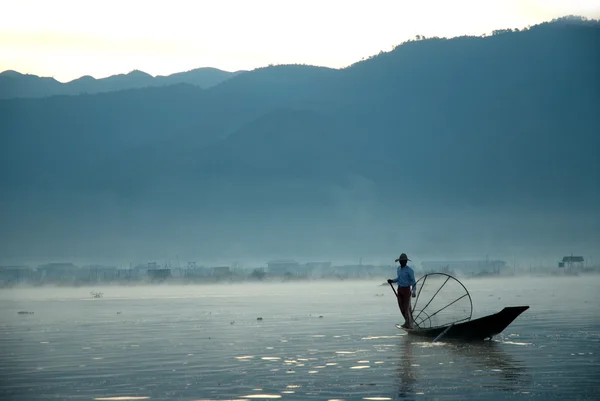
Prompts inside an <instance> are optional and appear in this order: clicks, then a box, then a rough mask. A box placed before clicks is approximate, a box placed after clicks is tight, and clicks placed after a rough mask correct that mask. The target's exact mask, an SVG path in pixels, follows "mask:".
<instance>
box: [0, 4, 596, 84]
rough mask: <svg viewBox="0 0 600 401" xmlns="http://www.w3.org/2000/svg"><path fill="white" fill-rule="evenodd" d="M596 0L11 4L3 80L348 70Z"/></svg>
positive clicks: (2, 33) (1, 35)
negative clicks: (418, 41) (415, 41)
mask: <svg viewBox="0 0 600 401" xmlns="http://www.w3.org/2000/svg"><path fill="white" fill-rule="evenodd" d="M599 4H600V3H599V2H598V0H485V1H484V0H420V1H406V0H390V1H386V0H369V1H352V0H343V1H342V0H197V1H183V0H169V1H160V2H159V1H152V0H101V1H99V0H53V1H48V0H6V1H3V4H2V7H1V10H2V11H1V13H0V71H4V70H8V69H12V70H17V71H19V72H22V73H32V74H36V75H42V76H53V77H55V78H56V79H58V80H60V81H63V82H64V81H68V80H71V79H74V78H78V77H80V76H82V75H92V76H94V77H96V78H101V77H105V76H109V75H112V74H117V73H126V72H129V71H131V70H133V69H140V70H143V71H146V72H148V73H150V74H152V75H166V74H171V73H174V72H180V71H186V70H189V69H193V68H197V67H217V68H221V69H224V70H229V71H233V70H238V69H252V68H256V67H260V66H265V65H268V64H283V63H305V64H313V65H322V66H329V67H335V68H338V67H344V66H346V65H348V64H351V63H353V62H356V61H358V60H360V59H361V58H362V57H368V56H370V55H372V54H376V53H378V52H379V51H381V50H384V51H388V50H390V49H391V48H392V46H393V45H395V44H398V43H400V42H403V41H405V40H406V39H408V38H413V37H414V36H415V35H417V34H420V35H425V36H445V37H451V36H457V35H462V34H476V35H480V34H483V33H490V32H491V31H492V30H494V29H502V28H521V27H525V26H527V25H533V24H536V23H540V22H543V21H549V20H551V19H552V18H556V17H560V16H564V15H570V14H573V15H582V16H586V17H588V18H600V5H599Z"/></svg>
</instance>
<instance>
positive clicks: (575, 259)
mask: <svg viewBox="0 0 600 401" xmlns="http://www.w3.org/2000/svg"><path fill="white" fill-rule="evenodd" d="M584 262H585V260H584V259H583V256H573V255H571V256H565V257H563V258H562V262H558V267H559V268H565V269H567V270H569V271H570V270H571V269H572V268H573V267H575V268H579V269H581V268H583V267H584Z"/></svg>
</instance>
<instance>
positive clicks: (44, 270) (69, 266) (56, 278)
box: [37, 263, 83, 282]
mask: <svg viewBox="0 0 600 401" xmlns="http://www.w3.org/2000/svg"><path fill="white" fill-rule="evenodd" d="M37 270H38V271H39V272H40V273H41V278H42V280H43V281H45V282H67V281H68V282H72V281H74V280H76V279H80V278H81V276H82V274H83V273H82V272H83V271H82V270H81V269H80V268H79V267H77V266H75V265H74V264H73V263H48V264H45V265H41V266H38V268H37Z"/></svg>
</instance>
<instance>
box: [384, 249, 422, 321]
mask: <svg viewBox="0 0 600 401" xmlns="http://www.w3.org/2000/svg"><path fill="white" fill-rule="evenodd" d="M408 261H410V259H409V258H408V256H406V254H405V253H403V254H401V255H400V257H399V258H398V259H396V260H395V262H400V266H398V270H397V275H398V276H397V277H396V278H395V279H388V281H387V282H388V283H389V284H392V283H398V292H397V294H398V306H399V307H400V312H401V313H402V316H403V317H404V324H403V325H402V327H404V328H405V329H412V327H413V321H412V312H411V306H410V297H411V292H412V297H413V298H414V297H416V296H417V282H416V281H415V272H414V271H413V269H412V268H411V267H410V266H407V265H406V262H408ZM411 287H412V291H411Z"/></svg>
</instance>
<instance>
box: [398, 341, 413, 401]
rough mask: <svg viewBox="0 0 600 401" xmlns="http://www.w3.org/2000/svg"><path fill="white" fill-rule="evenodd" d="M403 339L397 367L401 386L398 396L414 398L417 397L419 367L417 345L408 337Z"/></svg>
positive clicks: (404, 398) (402, 398) (406, 398)
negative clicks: (415, 352) (415, 350)
mask: <svg viewBox="0 0 600 401" xmlns="http://www.w3.org/2000/svg"><path fill="white" fill-rule="evenodd" d="M402 340H403V341H402V346H401V353H400V355H399V356H400V360H399V361H398V363H397V366H398V368H397V369H396V372H397V375H398V380H399V387H400V389H399V391H398V397H399V399H401V400H413V399H414V397H415V383H416V382H417V379H416V376H415V369H416V368H417V367H418V366H416V364H415V358H414V347H415V345H414V344H413V343H412V341H410V340H409V339H407V338H403V339H402Z"/></svg>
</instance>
